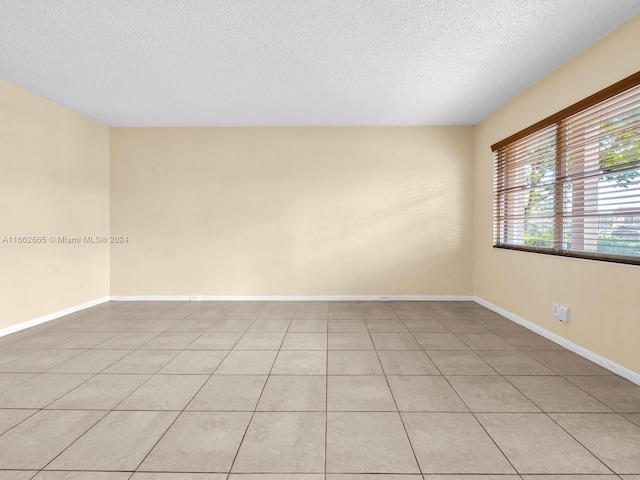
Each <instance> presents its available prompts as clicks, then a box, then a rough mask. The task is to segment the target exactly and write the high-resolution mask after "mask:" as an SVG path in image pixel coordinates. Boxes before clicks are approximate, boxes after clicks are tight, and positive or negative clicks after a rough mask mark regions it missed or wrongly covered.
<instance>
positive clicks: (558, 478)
mask: <svg viewBox="0 0 640 480" xmlns="http://www.w3.org/2000/svg"><path fill="white" fill-rule="evenodd" d="M618 478H620V477H618V476H617V475H522V479H523V480H617V479H618ZM622 478H626V477H622Z"/></svg>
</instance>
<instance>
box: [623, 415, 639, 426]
mask: <svg viewBox="0 0 640 480" xmlns="http://www.w3.org/2000/svg"><path fill="white" fill-rule="evenodd" d="M625 417H626V418H627V419H629V420H631V421H632V422H633V423H635V424H636V425H638V426H640V413H633V414H629V415H625Z"/></svg>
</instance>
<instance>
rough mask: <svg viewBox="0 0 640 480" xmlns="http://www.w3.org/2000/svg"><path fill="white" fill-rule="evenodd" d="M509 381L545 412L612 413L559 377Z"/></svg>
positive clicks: (531, 377)
mask: <svg viewBox="0 0 640 480" xmlns="http://www.w3.org/2000/svg"><path fill="white" fill-rule="evenodd" d="M598 378H600V377H598ZM607 378H608V377H607ZM507 380H509V381H510V382H511V383H512V384H513V385H515V386H516V388H517V389H518V390H520V391H521V392H522V393H523V394H524V395H526V396H527V397H529V399H530V400H531V401H532V402H533V403H535V404H536V405H538V407H540V408H541V409H542V410H543V411H544V412H574V413H578V412H611V410H610V409H609V408H607V407H606V406H605V405H604V404H603V403H601V402H599V401H598V400H596V399H595V398H593V397H592V396H591V395H589V394H587V393H585V392H583V391H582V390H580V389H579V388H578V387H576V386H574V385H573V384H571V383H569V382H568V381H567V380H565V379H564V378H562V377H559V376H554V377H542V376H514V377H507Z"/></svg>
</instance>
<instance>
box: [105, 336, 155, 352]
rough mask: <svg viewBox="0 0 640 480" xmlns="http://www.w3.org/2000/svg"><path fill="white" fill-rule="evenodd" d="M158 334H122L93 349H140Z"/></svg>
mask: <svg viewBox="0 0 640 480" xmlns="http://www.w3.org/2000/svg"><path fill="white" fill-rule="evenodd" d="M158 333H159V332H122V333H119V334H117V335H114V336H113V337H111V338H109V339H107V340H105V341H104V342H102V343H99V344H98V345H96V346H95V347H94V348H97V349H100V350H133V349H136V348H139V347H141V346H142V345H144V344H145V343H147V342H148V341H149V340H151V339H152V338H154V337H155V336H156V335H158Z"/></svg>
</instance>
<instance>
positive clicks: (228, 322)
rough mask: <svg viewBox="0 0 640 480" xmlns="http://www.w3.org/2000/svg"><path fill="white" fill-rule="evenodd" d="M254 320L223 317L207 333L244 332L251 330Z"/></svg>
mask: <svg viewBox="0 0 640 480" xmlns="http://www.w3.org/2000/svg"><path fill="white" fill-rule="evenodd" d="M253 322H254V321H253V320H242V319H231V318H223V319H222V320H218V321H217V322H216V323H214V324H213V325H212V326H211V327H210V328H209V329H208V330H207V333H216V332H219V333H236V332H237V333H244V332H246V331H247V330H249V327H250V326H251V324H252V323H253Z"/></svg>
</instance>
